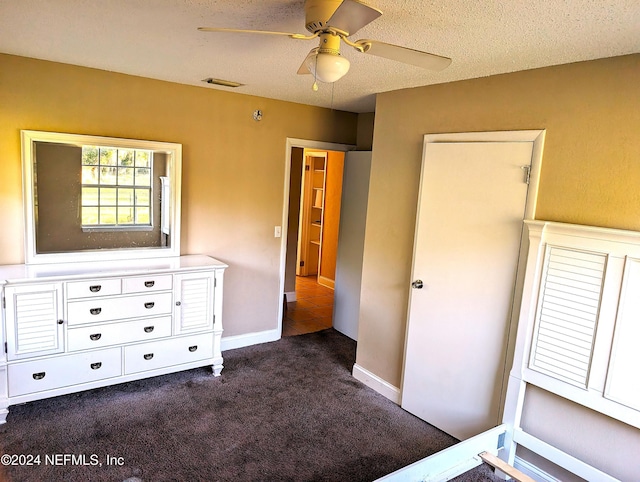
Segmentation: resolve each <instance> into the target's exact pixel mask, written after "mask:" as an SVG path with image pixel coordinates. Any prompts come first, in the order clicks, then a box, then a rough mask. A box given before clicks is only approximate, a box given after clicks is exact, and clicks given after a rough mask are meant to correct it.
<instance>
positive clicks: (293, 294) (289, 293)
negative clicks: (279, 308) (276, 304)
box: [284, 291, 297, 303]
mask: <svg viewBox="0 0 640 482" xmlns="http://www.w3.org/2000/svg"><path fill="white" fill-rule="evenodd" d="M284 296H285V297H286V298H287V303H291V302H292V301H296V300H297V298H296V292H295V291H285V292H284Z"/></svg>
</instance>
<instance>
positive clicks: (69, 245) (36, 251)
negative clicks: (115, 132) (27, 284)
mask: <svg viewBox="0 0 640 482" xmlns="http://www.w3.org/2000/svg"><path fill="white" fill-rule="evenodd" d="M23 162H24V163H25V166H24V169H25V171H24V172H25V176H24V177H25V213H26V214H27V216H26V218H27V219H26V221H27V223H26V225H27V227H29V226H32V230H33V232H32V233H31V234H32V236H29V234H30V233H27V251H32V254H33V258H34V259H33V260H32V262H55V261H53V260H54V259H56V258H65V255H69V254H75V255H78V254H82V256H83V257H84V258H86V259H89V260H92V259H94V258H95V259H102V258H104V259H110V258H113V257H115V258H121V256H118V254H122V253H123V252H128V253H127V254H126V255H125V256H124V257H126V258H129V257H156V256H171V255H177V254H179V247H178V246H179V232H178V231H177V230H178V229H179V179H180V171H179V168H180V163H181V148H180V145H179V144H168V143H158V142H145V141H137V140H128V139H115V138H103V137H95V136H80V135H78V136H74V135H70V134H56V133H44V132H37V131H23ZM28 178H30V180H29V179H28ZM27 182H28V183H29V185H27ZM29 192H30V193H29ZM177 196H178V197H177ZM176 238H177V239H176ZM30 244H31V246H30ZM176 250H177V251H176ZM131 251H135V253H131ZM156 251H159V252H156ZM165 251H166V252H165ZM105 252H106V253H105ZM29 254H30V253H29V252H28V253H26V257H27V259H29ZM45 258H51V260H49V259H48V260H45ZM36 259H39V260H40V261H36ZM60 260H61V261H62V260H64V259H60ZM28 262H29V261H28Z"/></svg>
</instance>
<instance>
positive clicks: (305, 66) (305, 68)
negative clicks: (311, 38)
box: [298, 48, 318, 75]
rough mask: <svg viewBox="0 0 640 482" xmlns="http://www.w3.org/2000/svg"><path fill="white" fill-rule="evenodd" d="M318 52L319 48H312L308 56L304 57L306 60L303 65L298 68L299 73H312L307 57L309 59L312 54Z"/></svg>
mask: <svg viewBox="0 0 640 482" xmlns="http://www.w3.org/2000/svg"><path fill="white" fill-rule="evenodd" d="M317 52H318V49H317V48H315V49H311V52H309V53H308V54H307V56H306V57H305V58H304V60H303V61H302V65H301V66H300V68H299V69H298V75H305V74H311V71H310V70H309V67H308V63H307V59H309V57H311V56H312V55H315V54H316V53H317Z"/></svg>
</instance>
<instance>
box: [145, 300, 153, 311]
mask: <svg viewBox="0 0 640 482" xmlns="http://www.w3.org/2000/svg"><path fill="white" fill-rule="evenodd" d="M153 305H155V303H154V302H153V301H149V302H148V303H145V304H144V307H145V308H147V309H148V310H149V309H151V308H153Z"/></svg>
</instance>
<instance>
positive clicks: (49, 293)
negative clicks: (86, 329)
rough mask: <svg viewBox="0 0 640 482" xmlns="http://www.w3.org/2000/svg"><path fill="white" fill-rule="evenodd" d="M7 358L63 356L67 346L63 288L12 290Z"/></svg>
mask: <svg viewBox="0 0 640 482" xmlns="http://www.w3.org/2000/svg"><path fill="white" fill-rule="evenodd" d="M5 297H6V303H7V357H8V359H9V360H14V359H19V358H23V357H25V356H38V355H47V354H52V353H61V352H62V351H63V350H64V345H63V335H62V334H63V325H62V324H61V323H59V320H62V316H61V314H62V289H61V287H60V286H59V285H57V284H48V285H38V286H28V287H8V288H6V291H5Z"/></svg>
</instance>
